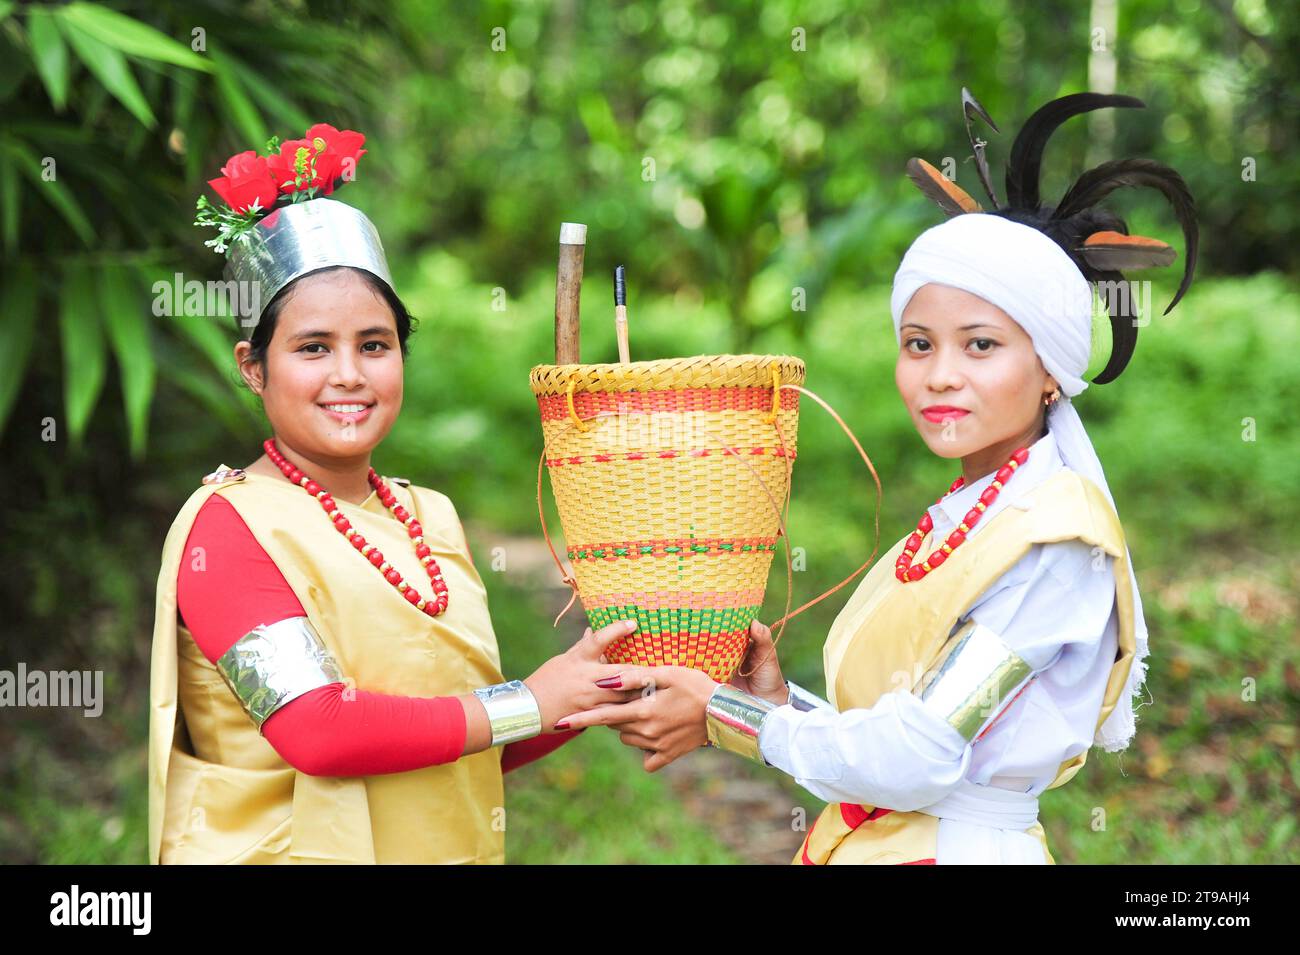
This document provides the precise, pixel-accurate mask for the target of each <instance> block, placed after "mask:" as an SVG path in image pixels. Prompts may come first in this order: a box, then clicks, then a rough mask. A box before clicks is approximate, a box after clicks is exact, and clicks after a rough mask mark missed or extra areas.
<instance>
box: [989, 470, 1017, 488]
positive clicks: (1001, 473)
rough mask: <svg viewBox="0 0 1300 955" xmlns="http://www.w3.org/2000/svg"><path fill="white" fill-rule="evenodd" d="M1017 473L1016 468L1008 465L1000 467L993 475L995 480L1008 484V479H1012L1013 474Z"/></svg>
mask: <svg viewBox="0 0 1300 955" xmlns="http://www.w3.org/2000/svg"><path fill="white" fill-rule="evenodd" d="M1015 473H1016V472H1015V471H1014V470H1012V469H1011V468H1009V467H1006V468H999V469H998V473H997V474H995V475H993V478H994V480H996V481H1000V482H1002V483H1003V484H1006V483H1007V482H1008V481H1010V480H1011V475H1013V474H1015Z"/></svg>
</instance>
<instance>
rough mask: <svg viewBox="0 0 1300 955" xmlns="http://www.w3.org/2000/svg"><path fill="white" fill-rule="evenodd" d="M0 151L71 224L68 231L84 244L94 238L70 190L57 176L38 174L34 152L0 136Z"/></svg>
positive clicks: (39, 168) (89, 243)
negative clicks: (51, 177)
mask: <svg viewBox="0 0 1300 955" xmlns="http://www.w3.org/2000/svg"><path fill="white" fill-rule="evenodd" d="M0 151H3V152H4V153H5V154H6V155H8V156H9V157H10V159H11V160H12V161H13V162H14V164H15V165H16V166H17V167H18V168H19V169H20V170H21V171H22V173H23V174H24V175H25V176H26V177H27V178H28V179H30V180H31V181H32V185H34V186H35V187H36V192H37V194H38V195H40V196H43V197H44V198H45V199H46V200H47V201H48V202H49V203H50V205H52V206H54V208H55V209H56V210H57V211H58V213H59V215H61V216H63V220H64V221H65V222H67V223H68V225H69V226H71V228H72V231H73V232H75V233H77V236H78V238H80V239H81V241H82V242H83V243H85V244H86V245H91V244H92V243H93V242H94V240H95V230H94V229H93V228H91V225H90V220H89V219H87V218H86V213H85V212H83V211H82V209H81V205H80V203H78V202H77V199H76V197H75V196H73V194H72V190H71V189H69V188H68V187H67V186H66V185H64V184H63V182H61V181H60V180H59V179H57V178H55V179H49V180H46V179H45V178H43V177H42V175H41V171H42V170H41V160H40V158H39V157H38V156H37V155H36V153H35V151H33V150H32V148H31V147H30V146H28V145H27V144H26V143H23V142H20V141H19V140H17V139H10V138H0Z"/></svg>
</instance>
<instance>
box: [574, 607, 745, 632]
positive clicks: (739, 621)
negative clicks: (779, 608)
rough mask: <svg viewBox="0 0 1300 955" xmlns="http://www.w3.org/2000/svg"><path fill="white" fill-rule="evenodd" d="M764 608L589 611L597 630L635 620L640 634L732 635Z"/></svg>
mask: <svg viewBox="0 0 1300 955" xmlns="http://www.w3.org/2000/svg"><path fill="white" fill-rule="evenodd" d="M760 609H761V608H760V607H759V606H757V605H755V606H752V607H682V608H670V607H660V608H657V609H648V608H646V607H640V606H636V605H628V606H622V607H597V608H596V609H594V610H588V611H587V619H588V620H589V621H590V622H591V626H592V628H593V629H595V630H599V629H600V628H601V627H608V626H609V625H610V624H611V623H617V622H618V621H620V620H635V621H636V622H637V632H638V633H692V634H695V633H729V632H734V631H736V630H748V629H749V625H750V624H751V623H753V621H754V618H755V617H757V616H758V611H759V610H760Z"/></svg>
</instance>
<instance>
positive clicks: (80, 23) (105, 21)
mask: <svg viewBox="0 0 1300 955" xmlns="http://www.w3.org/2000/svg"><path fill="white" fill-rule="evenodd" d="M59 16H60V17H61V18H62V19H63V22H64V23H70V24H72V25H73V26H74V27H76V28H78V29H80V30H82V31H84V32H86V33H89V34H92V35H94V36H96V37H98V38H99V39H100V40H101V41H103V42H104V43H106V44H108V45H109V46H111V47H113V48H114V49H116V50H120V51H121V52H123V53H126V54H127V55H129V56H139V57H143V58H144V59H147V60H158V61H159V62H162V63H174V64H175V65H176V66H183V67H186V68H187V69H191V70H202V71H203V72H205V73H211V72H212V63H211V62H210V61H209V60H207V59H205V58H204V57H202V56H199V55H198V54H197V53H195V52H194V51H193V50H191V49H190V48H189V47H188V46H186V45H185V44H183V43H181V42H179V41H178V40H175V39H173V38H172V37H169V36H168V35H167V34H165V33H163V32H162V31H161V30H157V29H155V28H154V27H151V26H150V25H149V24H147V23H143V22H141V21H139V20H137V19H135V18H134V17H129V16H127V15H126V14H125V13H119V12H118V11H116V10H113V9H111V8H109V7H102V6H99V5H97V4H92V3H70V4H68V5H67V6H66V7H63V8H62V9H61V10H60V11H59Z"/></svg>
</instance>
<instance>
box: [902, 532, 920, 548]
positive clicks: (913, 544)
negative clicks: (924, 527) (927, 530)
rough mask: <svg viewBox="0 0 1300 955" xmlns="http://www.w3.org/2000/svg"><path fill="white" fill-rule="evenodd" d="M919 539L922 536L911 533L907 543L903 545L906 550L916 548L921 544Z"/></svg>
mask: <svg viewBox="0 0 1300 955" xmlns="http://www.w3.org/2000/svg"><path fill="white" fill-rule="evenodd" d="M921 540H922V537H921V535H920V534H913V535H912V536H911V537H909V538H908V539H907V543H906V544H905V545H904V547H905V548H906V549H907V550H916V549H917V548H918V547H920V546H921Z"/></svg>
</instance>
